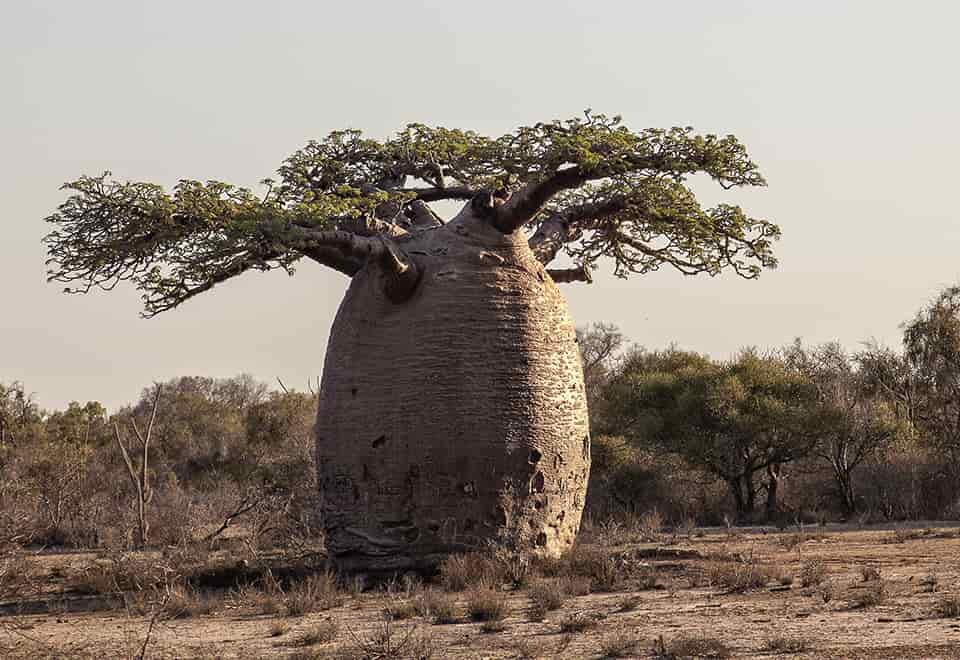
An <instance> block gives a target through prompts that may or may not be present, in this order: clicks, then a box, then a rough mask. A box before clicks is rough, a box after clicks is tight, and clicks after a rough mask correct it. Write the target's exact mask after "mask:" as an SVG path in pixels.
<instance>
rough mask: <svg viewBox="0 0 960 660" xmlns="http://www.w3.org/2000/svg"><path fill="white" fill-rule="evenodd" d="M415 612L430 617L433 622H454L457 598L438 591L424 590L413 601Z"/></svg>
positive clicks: (456, 611) (457, 612)
mask: <svg viewBox="0 0 960 660" xmlns="http://www.w3.org/2000/svg"><path fill="white" fill-rule="evenodd" d="M414 605H415V607H416V608H417V613H418V614H419V615H420V616H423V617H430V618H432V619H433V622H434V623H439V624H447V623H456V622H457V619H458V615H459V608H458V607H457V599H456V598H454V597H453V596H451V595H450V594H446V593H443V592H440V591H433V590H432V589H431V590H428V591H424V592H423V593H422V594H421V595H420V597H419V598H418V599H417V600H416V601H415V603H414Z"/></svg>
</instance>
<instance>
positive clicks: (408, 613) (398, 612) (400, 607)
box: [383, 600, 418, 621]
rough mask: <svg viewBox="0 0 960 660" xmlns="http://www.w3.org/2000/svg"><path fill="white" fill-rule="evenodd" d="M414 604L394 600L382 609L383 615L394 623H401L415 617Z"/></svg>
mask: <svg viewBox="0 0 960 660" xmlns="http://www.w3.org/2000/svg"><path fill="white" fill-rule="evenodd" d="M417 612H418V608H417V605H416V603H414V602H412V601H409V600H394V601H393V602H391V603H388V604H387V606H386V607H384V608H383V615H384V616H385V617H387V618H390V619H393V620H394V621H403V620H406V619H412V618H413V617H415V616H417Z"/></svg>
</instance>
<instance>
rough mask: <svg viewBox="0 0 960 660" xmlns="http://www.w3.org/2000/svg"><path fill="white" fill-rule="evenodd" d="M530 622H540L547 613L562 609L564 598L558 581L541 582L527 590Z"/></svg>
mask: <svg viewBox="0 0 960 660" xmlns="http://www.w3.org/2000/svg"><path fill="white" fill-rule="evenodd" d="M527 596H528V597H529V598H530V616H531V620H534V621H542V620H543V617H544V616H545V615H546V613H547V612H553V611H554V610H559V609H560V608H561V607H563V603H564V600H566V599H565V597H564V592H563V588H562V587H561V583H560V581H559V580H556V579H554V580H542V581H540V582H537V583H536V584H534V585H532V586H531V587H530V588H529V589H527Z"/></svg>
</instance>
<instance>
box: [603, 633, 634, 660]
mask: <svg viewBox="0 0 960 660" xmlns="http://www.w3.org/2000/svg"><path fill="white" fill-rule="evenodd" d="M639 648H640V638H639V637H637V636H636V635H631V634H629V633H625V632H619V633H615V634H613V635H610V636H609V637H605V638H604V639H603V640H602V641H601V642H600V655H601V656H602V657H604V658H630V657H635V656H636V655H637V650H638V649H639Z"/></svg>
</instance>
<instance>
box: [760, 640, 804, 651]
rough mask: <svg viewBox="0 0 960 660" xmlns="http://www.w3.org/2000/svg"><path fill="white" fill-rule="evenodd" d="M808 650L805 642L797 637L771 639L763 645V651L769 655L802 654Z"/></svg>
mask: <svg viewBox="0 0 960 660" xmlns="http://www.w3.org/2000/svg"><path fill="white" fill-rule="evenodd" d="M808 648H810V644H809V642H807V640H805V639H802V638H799V637H779V636H778V637H771V638H770V639H768V640H767V641H766V642H765V643H764V645H763V650H764V651H768V652H770V653H782V654H786V653H803V652H804V651H806V650H807V649H808Z"/></svg>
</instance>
